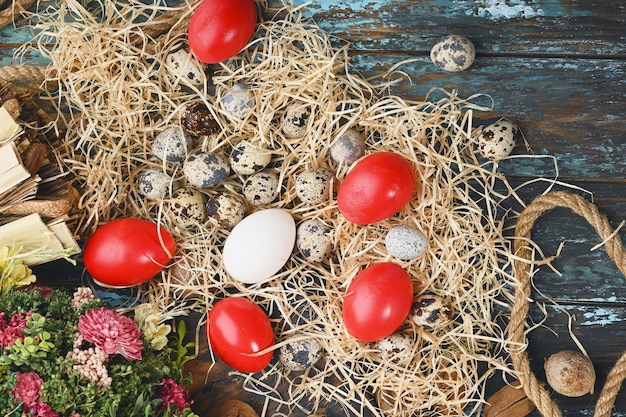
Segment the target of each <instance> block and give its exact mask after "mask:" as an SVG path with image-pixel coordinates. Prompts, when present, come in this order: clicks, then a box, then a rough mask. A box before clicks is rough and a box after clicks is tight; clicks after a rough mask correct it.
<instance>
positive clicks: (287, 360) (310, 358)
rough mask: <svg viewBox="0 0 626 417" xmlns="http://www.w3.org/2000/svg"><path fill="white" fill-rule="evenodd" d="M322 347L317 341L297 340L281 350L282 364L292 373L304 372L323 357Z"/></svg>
mask: <svg viewBox="0 0 626 417" xmlns="http://www.w3.org/2000/svg"><path fill="white" fill-rule="evenodd" d="M322 352H323V349H322V346H321V345H320V343H319V342H318V341H317V340H316V339H304V340H296V341H293V342H290V343H287V344H286V345H283V346H282V347H281V348H280V355H279V358H280V362H281V363H282V364H283V365H284V366H285V368H287V369H289V370H292V371H304V370H305V369H308V368H310V367H312V366H313V365H315V364H316V363H317V361H319V360H320V358H321V357H322Z"/></svg>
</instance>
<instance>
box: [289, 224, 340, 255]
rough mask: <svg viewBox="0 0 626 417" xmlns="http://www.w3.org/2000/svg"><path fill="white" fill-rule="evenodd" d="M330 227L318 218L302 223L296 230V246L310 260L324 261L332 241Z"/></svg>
mask: <svg viewBox="0 0 626 417" xmlns="http://www.w3.org/2000/svg"><path fill="white" fill-rule="evenodd" d="M330 232H331V229H330V227H328V226H326V225H325V224H324V223H322V222H321V221H320V220H318V219H308V220H305V221H303V222H302V223H300V225H299V226H298V229H297V231H296V246H297V247H298V251H300V253H301V254H302V256H303V257H304V258H305V259H306V260H307V261H309V262H322V261H324V259H326V257H327V256H328V255H329V254H330V251H331V249H332V241H331V238H330Z"/></svg>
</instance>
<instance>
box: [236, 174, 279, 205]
mask: <svg viewBox="0 0 626 417" xmlns="http://www.w3.org/2000/svg"><path fill="white" fill-rule="evenodd" d="M242 192H243V195H244V197H246V200H248V202H249V203H250V204H252V205H254V206H262V205H264V204H269V203H271V202H272V201H274V199H275V198H276V197H277V196H278V177H277V176H276V174H273V173H271V172H257V173H256V174H254V175H251V176H249V177H248V178H247V179H246V182H245V183H244V184H243V189H242Z"/></svg>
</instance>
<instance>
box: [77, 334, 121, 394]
mask: <svg viewBox="0 0 626 417" xmlns="http://www.w3.org/2000/svg"><path fill="white" fill-rule="evenodd" d="M82 345H83V337H82V336H81V335H80V334H78V335H76V339H75V340H74V345H73V349H72V350H71V351H69V352H68V353H67V357H68V358H69V359H71V360H73V361H74V362H75V364H74V365H73V366H72V369H73V370H74V372H76V373H77V374H79V375H82V376H84V377H85V378H87V379H88V380H90V381H93V382H95V383H96V385H98V386H101V387H110V386H111V382H113V380H112V379H111V377H110V376H109V371H108V370H107V362H108V361H109V355H107V354H106V352H105V351H104V350H102V349H100V348H99V347H98V346H96V347H95V348H92V347H90V348H88V349H86V350H83V349H81V347H82Z"/></svg>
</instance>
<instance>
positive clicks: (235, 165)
mask: <svg viewBox="0 0 626 417" xmlns="http://www.w3.org/2000/svg"><path fill="white" fill-rule="evenodd" d="M271 160H272V154H271V153H270V152H269V151H267V150H266V149H262V148H261V147H259V146H257V145H254V144H252V143H250V142H249V141H247V140H241V141H239V142H238V143H237V144H236V145H235V146H234V147H233V150H232V152H231V153H230V160H229V161H230V166H231V168H232V169H233V171H235V172H236V173H237V174H241V175H250V174H255V173H257V172H260V171H262V170H263V169H264V168H265V167H266V166H267V164H269V163H270V161H271Z"/></svg>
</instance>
